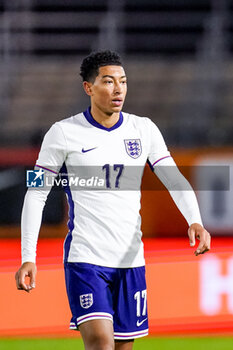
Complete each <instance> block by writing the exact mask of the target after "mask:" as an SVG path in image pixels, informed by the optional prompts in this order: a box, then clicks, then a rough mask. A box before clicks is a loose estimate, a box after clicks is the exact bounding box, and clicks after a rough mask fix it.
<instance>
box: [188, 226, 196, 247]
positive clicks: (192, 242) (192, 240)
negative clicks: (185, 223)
mask: <svg viewBox="0 0 233 350" xmlns="http://www.w3.org/2000/svg"><path fill="white" fill-rule="evenodd" d="M188 236H189V244H190V247H194V246H195V244H196V240H195V230H194V229H192V228H189V229H188Z"/></svg>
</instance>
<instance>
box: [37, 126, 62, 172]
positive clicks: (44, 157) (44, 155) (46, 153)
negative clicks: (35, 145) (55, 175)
mask: <svg viewBox="0 0 233 350" xmlns="http://www.w3.org/2000/svg"><path fill="white" fill-rule="evenodd" d="M66 155H67V145H66V139H65V136H64V133H63V131H62V128H61V127H60V125H58V123H55V124H53V125H52V127H51V128H50V129H49V131H48V132H47V133H46V134H45V137H44V140H43V142H42V145H41V150H40V153H39V156H38V159H37V161H36V166H38V167H41V168H45V169H47V170H50V171H52V172H59V170H60V168H61V166H62V164H63V163H64V161H65V159H66Z"/></svg>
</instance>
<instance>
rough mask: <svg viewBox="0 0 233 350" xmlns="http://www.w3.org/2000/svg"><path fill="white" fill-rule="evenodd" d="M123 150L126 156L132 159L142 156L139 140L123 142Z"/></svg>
mask: <svg viewBox="0 0 233 350" xmlns="http://www.w3.org/2000/svg"><path fill="white" fill-rule="evenodd" d="M124 143H125V149H126V152H127V153H128V155H129V156H130V157H132V158H134V159H136V158H138V157H140V155H141V154H142V145H141V140H140V139H130V140H124Z"/></svg>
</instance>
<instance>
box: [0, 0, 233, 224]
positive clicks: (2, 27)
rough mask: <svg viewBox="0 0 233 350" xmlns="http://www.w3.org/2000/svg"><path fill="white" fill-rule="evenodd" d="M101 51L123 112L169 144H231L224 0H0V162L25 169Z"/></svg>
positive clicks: (231, 26)
mask: <svg viewBox="0 0 233 350" xmlns="http://www.w3.org/2000/svg"><path fill="white" fill-rule="evenodd" d="M106 48H108V49H113V50H116V51H118V52H119V53H120V54H121V55H122V57H123V59H124V62H125V67H126V72H127V75H128V85H129V89H128V97H127V100H126V103H125V106H124V110H125V111H128V112H132V113H135V114H138V115H141V116H147V117H149V118H151V119H152V120H154V121H155V122H156V124H157V125H158V127H159V128H160V130H161V131H162V133H163V135H164V138H165V140H166V143H167V144H168V145H169V147H170V148H176V149H180V148H182V149H183V148H184V149H194V148H197V147H201V148H208V149H215V148H218V147H231V146H233V117H232V112H233V0H221V1H220V0H128V1H126V0H118V1H114V0H98V1H96V0H85V1H81V0H69V1H66V0H11V1H9V0H0V56H1V61H0V73H1V78H0V125H1V127H0V147H1V149H0V166H1V167H3V168H4V167H9V166H11V167H13V168H12V169H15V166H16V165H17V166H22V165H23V166H24V167H25V166H26V165H27V164H25V161H24V160H22V159H24V158H25V157H22V154H24V155H25V154H27V152H29V150H31V149H34V148H35V149H37V148H38V147H39V145H40V143H41V140H42V138H43V135H44V133H45V132H46V131H47V130H48V128H49V127H50V126H51V124H52V123H54V122H55V121H57V120H60V119H63V118H66V117H69V116H70V115H72V114H76V113H78V112H80V111H82V110H84V109H86V107H87V105H88V103H89V102H88V98H87V97H86V96H85V94H84V92H83V89H82V86H81V78H80V77H79V66H80V63H81V61H82V59H83V57H84V56H85V55H87V54H89V53H90V52H91V51H93V50H97V49H106ZM9 149H11V150H12V149H14V150H15V154H13V155H12V152H11V153H8V150H9ZM18 151H19V153H18ZM20 152H21V153H20ZM22 152H23V153H22ZM30 152H31V151H30ZM8 154H9V156H7V155H8ZM12 157H13V158H12ZM30 159H31V158H30ZM26 163H28V165H31V166H32V165H33V162H32V161H28V162H26ZM4 169H5V168H4ZM14 171H15V170H14ZM0 174H2V173H1V172H0ZM4 179H5V180H4ZM15 179H16V177H15ZM10 181H13V180H9V178H8V184H7V182H6V177H5V178H4V176H0V189H1V190H2V191H3V190H6V189H7V188H8V187H9V182H10ZM21 185H22V184H21ZM7 186H8V187H7ZM15 186H16V185H15ZM11 187H12V186H11ZM22 188H23V189H24V190H22V191H23V192H25V184H24V183H23V187H22ZM13 191H14V190H13ZM7 193H9V191H7ZM14 194H16V192H14ZM1 198H5V199H4V200H6V193H4V195H2V196H1V194H0V199H1ZM20 198H21V197H20ZM4 200H1V202H0V203H2V204H0V205H1V208H0V209H1V210H0V212H1V211H2V210H5V205H4V204H3V203H4ZM11 200H12V199H11ZM13 202H14V201H13ZM18 203H20V204H19V206H21V205H22V200H19V201H18ZM61 203H62V200H61ZM15 211H16V212H17V213H19V210H18V207H17V208H16V209H15ZM59 215H60V214H58V216H59ZM16 216H17V218H18V216H19V214H17V215H16ZM55 216H56V215H55ZM1 217H2V221H1ZM13 217H14V216H11V215H10V218H9V215H6V214H5V215H3V214H2V215H0V222H4V223H5V222H13V221H14V220H13ZM59 217H60V216H59ZM6 218H8V219H6ZM50 219H51V216H50ZM4 220H5V221H4ZM15 221H16V222H18V219H17V220H16V219H15ZM54 222H57V216H56V217H55V219H54Z"/></svg>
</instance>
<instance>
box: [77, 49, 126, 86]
mask: <svg viewBox="0 0 233 350" xmlns="http://www.w3.org/2000/svg"><path fill="white" fill-rule="evenodd" d="M103 66H122V62H121V57H120V56H119V55H118V53H116V52H114V51H110V50H105V51H97V52H92V53H91V54H90V55H89V56H87V57H85V58H84V60H83V62H82V64H81V67H80V75H81V77H82V78H83V81H89V82H91V81H93V80H95V78H96V77H97V75H98V74H99V68H100V67H103Z"/></svg>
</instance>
